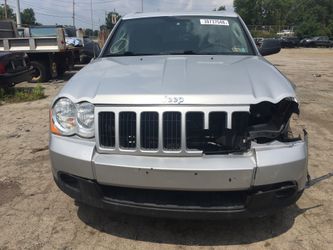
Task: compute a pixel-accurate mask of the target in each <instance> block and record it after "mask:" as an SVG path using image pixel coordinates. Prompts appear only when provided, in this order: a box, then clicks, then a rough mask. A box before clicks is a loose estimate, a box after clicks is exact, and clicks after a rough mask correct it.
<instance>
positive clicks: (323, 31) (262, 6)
mask: <svg viewBox="0 0 333 250" xmlns="http://www.w3.org/2000/svg"><path fill="white" fill-rule="evenodd" d="M234 8H235V11H236V12H237V13H238V14H239V15H240V16H241V17H242V18H243V20H244V21H245V23H246V24H247V25H261V26H268V25H275V26H281V27H283V26H292V27H294V31H295V32H296V34H297V36H299V37H310V36H329V37H333V0H234Z"/></svg>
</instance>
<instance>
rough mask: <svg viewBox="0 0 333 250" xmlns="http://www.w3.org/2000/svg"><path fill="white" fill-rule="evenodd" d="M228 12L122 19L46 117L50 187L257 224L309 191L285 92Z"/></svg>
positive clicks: (124, 208)
mask: <svg viewBox="0 0 333 250" xmlns="http://www.w3.org/2000/svg"><path fill="white" fill-rule="evenodd" d="M279 50H280V45H279V41H278V40H264V41H263V43H262V45H261V47H260V49H258V48H257V47H256V45H255V43H254V41H253V39H252V37H251V35H250V33H249V31H248V29H247V28H246V25H245V24H244V23H243V21H242V19H241V18H240V17H239V16H238V15H236V14H235V13H228V12H208V13H206V12H201V13H150V14H146V13H144V14H142V13H141V14H132V15H127V16H125V17H123V18H122V19H121V20H120V21H119V22H118V24H117V25H116V27H115V28H114V30H113V31H112V33H111V35H110V37H109V38H108V41H107V42H106V45H105V46H104V48H103V50H102V52H101V54H100V55H99V57H98V58H97V59H95V60H94V61H93V62H91V63H90V64H89V65H88V66H86V67H85V68H83V69H82V70H81V71H80V72H79V73H78V74H76V75H75V76H74V77H73V78H72V79H71V80H70V81H69V82H68V83H67V85H66V86H65V87H64V88H63V89H62V91H61V92H60V93H59V94H58V96H57V97H56V98H55V99H54V101H53V103H52V106H51V111H50V130H51V136H50V155H51V162H52V171H53V175H54V179H55V181H56V183H57V185H58V186H59V188H60V189H61V190H63V191H64V192H65V193H67V194H68V195H69V196H71V197H72V198H74V199H75V200H77V201H79V202H82V203H86V204H89V205H92V206H96V207H100V208H108V209H113V210H117V211H120V212H126V213H136V214H144V215H153V216H168V217H181V218H185V217H201V218H215V217H219V216H221V217H223V216H231V215H237V216H240V215H255V216H257V215H258V216H261V215H265V214H267V213H270V212H274V211H275V210H276V209H279V208H282V207H285V206H288V205H291V204H293V203H295V202H296V201H297V199H298V198H299V197H300V196H301V194H302V192H303V190H304V188H305V185H306V182H307V139H306V138H307V136H306V132H305V130H304V133H303V129H300V127H299V126H298V122H297V114H299V104H298V102H297V99H296V95H295V90H294V86H293V84H292V83H291V82H290V81H289V80H288V79H287V78H286V77H284V76H283V75H282V74H281V73H280V72H279V71H278V70H277V69H276V68H275V67H274V66H273V65H271V64H270V63H269V62H267V61H266V60H265V59H264V58H263V57H262V55H268V54H273V53H277V52H278V51H279Z"/></svg>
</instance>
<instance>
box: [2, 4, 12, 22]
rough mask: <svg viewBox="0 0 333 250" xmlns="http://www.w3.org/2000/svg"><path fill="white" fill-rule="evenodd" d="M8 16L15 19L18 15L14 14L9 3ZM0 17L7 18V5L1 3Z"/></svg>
mask: <svg viewBox="0 0 333 250" xmlns="http://www.w3.org/2000/svg"><path fill="white" fill-rule="evenodd" d="M7 17H8V19H12V20H15V19H16V15H15V14H14V11H13V9H12V8H11V7H10V6H9V5H8V4H7ZM0 19H5V5H4V4H1V5H0Z"/></svg>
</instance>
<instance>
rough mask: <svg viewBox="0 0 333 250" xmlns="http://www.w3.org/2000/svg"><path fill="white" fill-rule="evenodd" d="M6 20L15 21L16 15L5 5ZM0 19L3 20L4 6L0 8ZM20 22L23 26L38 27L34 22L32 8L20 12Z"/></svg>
mask: <svg viewBox="0 0 333 250" xmlns="http://www.w3.org/2000/svg"><path fill="white" fill-rule="evenodd" d="M7 18H8V19H11V20H16V14H15V13H14V11H13V9H12V8H11V7H10V6H9V5H7ZM0 19H5V6H4V5H1V6H0ZM21 21H22V24H23V25H40V23H38V22H36V17H35V12H34V10H33V9H32V8H27V9H24V10H23V11H22V12H21Z"/></svg>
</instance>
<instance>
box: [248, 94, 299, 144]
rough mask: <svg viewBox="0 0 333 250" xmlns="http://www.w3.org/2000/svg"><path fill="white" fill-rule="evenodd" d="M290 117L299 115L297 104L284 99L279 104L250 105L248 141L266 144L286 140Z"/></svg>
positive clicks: (291, 99) (293, 100) (294, 101)
mask: <svg viewBox="0 0 333 250" xmlns="http://www.w3.org/2000/svg"><path fill="white" fill-rule="evenodd" d="M292 115H299V107H298V103H297V101H296V100H295V99H293V98H286V99H283V100H282V101H280V102H279V103H276V104H274V103H271V102H262V103H259V104H255V105H251V107H250V117H249V135H250V139H256V140H257V142H259V143H260V142H262V143H265V142H268V141H271V140H276V139H282V140H283V139H284V138H288V132H289V129H290V127H289V123H290V118H291V117H292Z"/></svg>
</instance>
